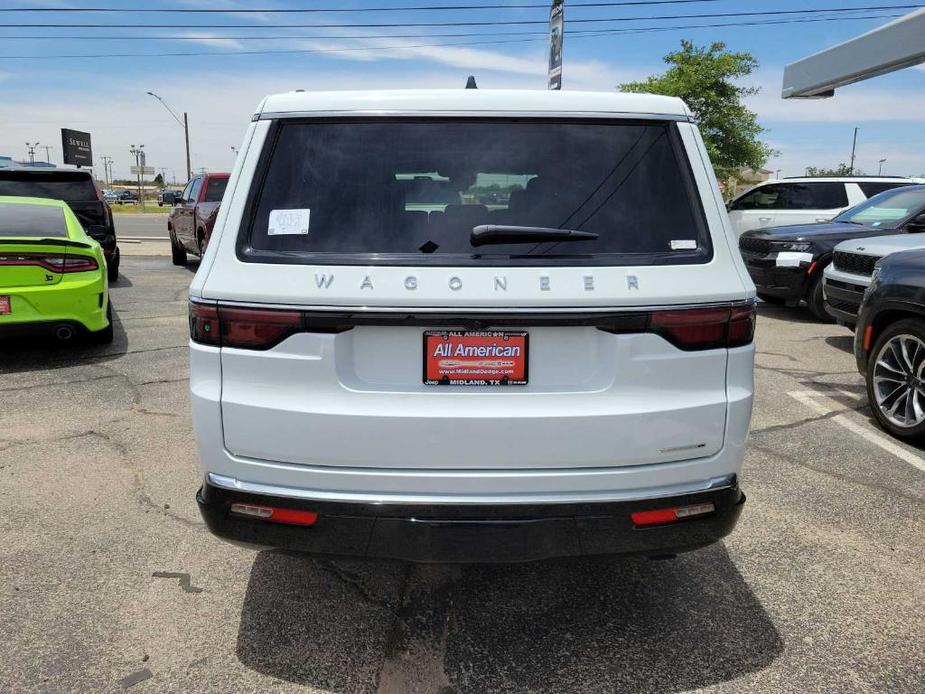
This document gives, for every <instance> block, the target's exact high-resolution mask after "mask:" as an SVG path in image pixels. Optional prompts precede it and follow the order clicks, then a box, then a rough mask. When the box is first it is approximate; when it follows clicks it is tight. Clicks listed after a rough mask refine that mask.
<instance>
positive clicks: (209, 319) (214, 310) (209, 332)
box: [189, 301, 222, 345]
mask: <svg viewBox="0 0 925 694" xmlns="http://www.w3.org/2000/svg"><path fill="white" fill-rule="evenodd" d="M189 336H190V338H191V339H192V340H193V342H199V343H201V344H204V345H221V344H222V333H221V330H219V326H218V307H217V306H211V305H209V304H197V303H194V302H192V301H191V302H190V305H189Z"/></svg>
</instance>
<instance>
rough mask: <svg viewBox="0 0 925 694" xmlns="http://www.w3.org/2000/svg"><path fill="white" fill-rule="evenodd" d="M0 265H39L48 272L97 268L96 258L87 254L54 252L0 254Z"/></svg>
mask: <svg viewBox="0 0 925 694" xmlns="http://www.w3.org/2000/svg"><path fill="white" fill-rule="evenodd" d="M0 265H3V266H6V267H9V266H17V267H40V268H44V269H45V270H48V271H49V272H58V273H68V272H89V271H91V270H97V269H99V265H98V264H97V262H96V258H92V257H90V256H87V255H59V254H54V253H11V254H8V255H0Z"/></svg>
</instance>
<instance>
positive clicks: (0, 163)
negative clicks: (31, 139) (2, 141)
mask: <svg viewBox="0 0 925 694" xmlns="http://www.w3.org/2000/svg"><path fill="white" fill-rule="evenodd" d="M16 166H17V164H16V162H15V161H13V157H8V156H6V155H5V154H0V169H13V168H16Z"/></svg>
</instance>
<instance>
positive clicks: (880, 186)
mask: <svg viewBox="0 0 925 694" xmlns="http://www.w3.org/2000/svg"><path fill="white" fill-rule="evenodd" d="M908 185H912V184H911V183H889V182H885V181H878V182H870V181H868V182H866V183H858V187H859V188H860V189H861V192H862V193H864V195H866V196H867V197H869V198H872V197H873V196H874V195H877V194H878V193H882V192H884V191H887V190H893V188H901V187H902V186H908Z"/></svg>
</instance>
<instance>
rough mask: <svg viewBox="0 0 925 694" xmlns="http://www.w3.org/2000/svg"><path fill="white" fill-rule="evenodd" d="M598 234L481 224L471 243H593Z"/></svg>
mask: <svg viewBox="0 0 925 694" xmlns="http://www.w3.org/2000/svg"><path fill="white" fill-rule="evenodd" d="M596 238H598V234H596V233H594V232H593V231H581V230H579V229H553V228H551V227H517V226H507V225H505V224H480V225H479V226H477V227H475V228H473V229H472V235H471V236H470V237H469V243H471V244H472V245H473V246H485V245H488V244H500V243H537V242H543V241H593V240H594V239H596Z"/></svg>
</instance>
